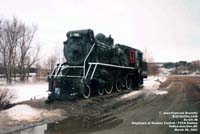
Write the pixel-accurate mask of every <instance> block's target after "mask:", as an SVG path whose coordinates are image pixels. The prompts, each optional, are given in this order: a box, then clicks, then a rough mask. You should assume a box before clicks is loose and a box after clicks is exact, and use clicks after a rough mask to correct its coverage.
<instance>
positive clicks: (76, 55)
mask: <svg viewBox="0 0 200 134" xmlns="http://www.w3.org/2000/svg"><path fill="white" fill-rule="evenodd" d="M66 35H67V40H66V41H64V56H65V59H66V62H65V63H61V64H57V66H56V67H55V69H54V70H53V72H52V73H51V74H50V75H49V76H48V83H49V92H50V94H49V97H48V100H55V99H67V98H69V97H72V96H76V95H78V96H82V97H83V98H85V99H87V98H89V97H90V96H91V95H95V94H96V95H99V96H102V95H103V94H110V93H112V92H114V91H115V92H121V91H122V90H126V89H127V90H131V89H133V88H134V87H137V86H139V85H142V84H143V78H144V77H146V68H147V67H146V62H144V61H143V53H142V52H141V51H140V50H138V49H135V48H131V47H128V46H126V45H122V44H115V45H114V40H113V38H112V37H111V36H109V37H106V36H105V35H104V34H101V33H100V34H97V35H96V36H94V32H93V30H91V29H86V30H76V31H69V32H68V33H67V34H66Z"/></svg>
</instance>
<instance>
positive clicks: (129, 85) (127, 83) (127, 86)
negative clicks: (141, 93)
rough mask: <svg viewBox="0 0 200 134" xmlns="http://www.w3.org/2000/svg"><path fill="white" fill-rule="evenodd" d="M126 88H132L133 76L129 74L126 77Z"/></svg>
mask: <svg viewBox="0 0 200 134" xmlns="http://www.w3.org/2000/svg"><path fill="white" fill-rule="evenodd" d="M126 89H128V90H131V89H133V78H131V76H127V78H126Z"/></svg>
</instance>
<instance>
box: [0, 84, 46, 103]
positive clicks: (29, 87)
mask: <svg viewBox="0 0 200 134" xmlns="http://www.w3.org/2000/svg"><path fill="white" fill-rule="evenodd" d="M1 87H5V88H8V89H10V90H11V92H12V93H14V95H15V99H13V100H12V102H13V103H15V102H21V101H25V100H31V99H40V98H46V97H47V96H48V92H47V90H48V84H47V83H46V82H45V83H36V84H32V83H31V84H13V85H8V86H1Z"/></svg>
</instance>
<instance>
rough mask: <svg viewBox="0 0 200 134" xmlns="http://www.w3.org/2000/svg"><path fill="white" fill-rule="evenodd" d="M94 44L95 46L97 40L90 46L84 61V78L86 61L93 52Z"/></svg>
mask: <svg viewBox="0 0 200 134" xmlns="http://www.w3.org/2000/svg"><path fill="white" fill-rule="evenodd" d="M94 46H95V42H94V44H93V45H92V47H91V48H90V51H89V52H88V54H87V56H86V57H85V60H84V63H83V66H84V69H83V78H84V77H85V63H86V60H87V59H88V57H89V56H90V53H91V52H92V50H93V48H94Z"/></svg>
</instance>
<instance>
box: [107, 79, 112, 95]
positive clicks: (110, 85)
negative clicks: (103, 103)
mask: <svg viewBox="0 0 200 134" xmlns="http://www.w3.org/2000/svg"><path fill="white" fill-rule="evenodd" d="M112 91H113V82H109V83H108V85H107V87H105V92H106V94H111V93H112Z"/></svg>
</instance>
